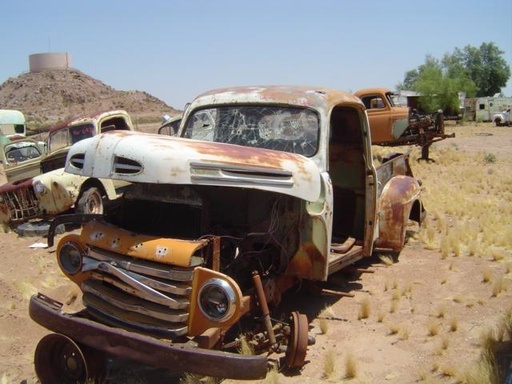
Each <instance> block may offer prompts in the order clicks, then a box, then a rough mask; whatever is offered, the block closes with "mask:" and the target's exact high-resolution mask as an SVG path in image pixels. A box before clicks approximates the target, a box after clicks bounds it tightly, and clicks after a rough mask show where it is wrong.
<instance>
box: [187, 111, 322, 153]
mask: <svg viewBox="0 0 512 384" xmlns="http://www.w3.org/2000/svg"><path fill="white" fill-rule="evenodd" d="M320 127H321V121H320V114H319V113H318V111H316V110H315V109H313V108H311V107H307V106H296V105H281V104H257V103H253V104H219V105H209V106H204V107H202V108H197V109H195V110H193V111H191V112H190V114H188V116H187V121H186V122H185V124H183V131H182V132H181V136H182V137H186V138H189V139H194V140H201V141H208V142H220V143H226V144H235V145H241V146H244V147H253V148H262V149H271V150H278V151H281V152H289V153H296V154H300V155H303V156H306V157H313V156H314V155H315V154H316V153H317V152H318V146H319V140H320Z"/></svg>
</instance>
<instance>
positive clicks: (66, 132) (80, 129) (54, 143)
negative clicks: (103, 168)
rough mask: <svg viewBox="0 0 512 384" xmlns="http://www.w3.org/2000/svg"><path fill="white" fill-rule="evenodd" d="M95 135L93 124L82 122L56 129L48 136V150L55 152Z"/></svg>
mask: <svg viewBox="0 0 512 384" xmlns="http://www.w3.org/2000/svg"><path fill="white" fill-rule="evenodd" d="M93 136H94V125H93V124H81V125H74V126H72V127H67V128H66V129H61V130H59V131H56V132H55V133H54V134H52V135H51V136H50V137H49V138H48V151H49V152H54V151H56V150H58V149H60V148H66V147H70V146H72V145H73V144H75V143H78V142H79V141H80V140H83V139H87V138H88V137H93Z"/></svg>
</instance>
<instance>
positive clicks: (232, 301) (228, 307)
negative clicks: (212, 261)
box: [197, 277, 237, 323]
mask: <svg viewBox="0 0 512 384" xmlns="http://www.w3.org/2000/svg"><path fill="white" fill-rule="evenodd" d="M219 293H220V294H222V295H223V303H225V310H224V311H223V312H222V313H221V314H215V313H214V311H215V304H214V305H210V306H208V307H207V306H206V305H205V304H206V303H208V302H209V303H210V304H211V303H212V302H211V301H209V300H211V296H212V295H213V294H219ZM206 295H209V297H205V296H206ZM236 298H237V295H236V293H235V290H234V289H233V287H232V286H231V285H230V284H229V283H228V282H227V281H226V280H224V279H221V278H218V277H213V278H210V279H208V280H206V281H205V282H204V283H203V285H202V286H201V289H200V290H199V293H198V295H197V303H198V306H199V309H200V310H201V313H202V314H203V315H204V316H205V317H206V318H207V319H209V320H211V321H214V322H217V323H219V322H225V321H228V320H229V319H231V318H232V317H233V315H234V314H235V310H236V303H237V300H236ZM217 305H218V304H217Z"/></svg>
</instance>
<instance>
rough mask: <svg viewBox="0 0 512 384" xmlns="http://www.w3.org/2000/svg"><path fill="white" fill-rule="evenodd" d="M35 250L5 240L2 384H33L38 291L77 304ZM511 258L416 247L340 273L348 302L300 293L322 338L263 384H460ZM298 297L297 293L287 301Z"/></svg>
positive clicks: (481, 139) (47, 256) (497, 305)
mask: <svg viewBox="0 0 512 384" xmlns="http://www.w3.org/2000/svg"><path fill="white" fill-rule="evenodd" d="M486 129H487V127H486ZM488 129H492V127H491V126H489V128H488ZM484 131H485V130H484ZM436 145H438V146H439V147H443V146H452V147H453V146H457V148H459V149H460V150H461V151H486V150H488V149H489V148H492V153H494V154H496V155H497V156H512V153H511V152H512V150H511V148H512V128H510V134H508V135H506V136H500V137H495V136H494V135H492V136H489V135H485V134H484V135H467V136H465V135H462V136H461V137H458V138H456V139H450V140H446V141H443V142H441V143H439V144H436ZM426 182H428V181H424V183H426ZM454 188H456V186H454ZM504 203H505V204H512V202H510V201H508V202H504ZM427 210H428V207H427ZM39 242H42V243H46V239H44V238H36V237H26V238H24V237H19V236H17V235H16V234H15V233H12V232H10V233H0V244H1V246H0V262H1V265H2V268H1V269H0V295H1V300H0V383H2V384H4V383H26V384H33V383H37V378H36V376H35V373H34V369H33V354H34V350H35V347H36V345H37V343H38V341H39V339H40V338H41V337H42V336H44V335H45V334H47V333H48V332H47V331H46V330H45V329H43V328H42V327H40V326H39V325H37V324H36V323H34V322H33V321H31V319H30V318H29V316H28V309H27V306H28V300H29V297H30V295H31V294H34V293H36V292H37V291H41V292H43V293H45V294H46V295H48V296H50V297H53V298H55V299H57V300H59V301H61V302H68V303H71V306H77V305H79V299H76V296H77V295H78V291H77V289H76V287H74V286H73V285H72V284H71V283H69V282H68V281H67V280H66V279H65V278H64V277H63V276H62V275H61V274H60V272H59V271H58V268H57V265H56V261H55V252H54V248H51V249H41V248H31V246H32V245H34V244H37V243H39ZM511 250H512V245H511V247H510V248H509V250H508V253H507V257H505V258H504V259H503V260H499V261H495V260H493V258H492V257H490V256H482V257H469V256H462V257H453V256H451V257H447V258H443V257H442V256H441V253H440V252H439V251H436V250H426V249H424V248H423V247H422V246H421V244H420V243H419V241H417V240H414V239H411V240H410V241H409V242H408V244H407V246H406V248H405V249H404V250H403V252H402V253H401V255H400V257H399V261H398V262H397V263H394V264H392V265H388V264H386V263H383V262H382V261H381V260H380V259H378V258H374V259H372V260H369V261H366V262H365V263H362V264H358V265H357V266H356V267H357V268H358V269H357V270H355V269H351V270H350V271H344V272H343V273H339V274H337V275H335V276H334V278H333V280H332V282H331V283H330V284H329V285H328V288H329V289H331V290H333V291H336V290H338V291H340V292H344V293H347V294H349V296H342V295H336V294H327V295H317V294H312V293H301V296H300V300H298V301H299V303H298V304H297V305H298V306H299V310H300V311H301V312H303V313H305V314H307V316H308V319H309V321H310V335H312V336H314V337H315V338H316V344H315V345H313V346H310V347H309V350H308V355H307V360H306V364H305V366H304V368H303V369H302V370H301V371H300V372H296V373H287V372H282V373H279V374H277V375H274V374H271V375H269V376H268V378H267V379H265V380H263V381H260V382H261V383H264V382H265V383H270V382H272V383H298V382H300V383H338V382H341V381H347V382H354V383H415V382H421V381H423V382H430V383H438V382H440V383H454V382H457V375H458V374H459V373H460V372H463V371H464V370H466V369H468V368H467V367H469V366H470V365H471V364H472V363H473V362H475V361H476V360H477V358H478V357H479V354H480V351H481V337H482V334H483V333H484V332H485V331H486V330H488V329H490V328H491V329H492V327H495V326H496V324H498V323H499V320H500V319H501V316H502V314H503V312H504V311H505V310H506V309H507V308H510V307H511V306H512V300H511V297H512V285H511V284H510V280H511V279H512V273H510V272H509V269H510V264H511V263H512V256H511V252H510V251H511ZM483 270H488V271H490V273H491V275H492V276H502V277H503V286H504V289H503V290H502V291H501V292H500V293H499V294H498V295H494V294H493V290H494V289H495V288H494V286H493V283H492V280H491V281H489V282H484V281H483V279H482V271H483ZM507 287H508V289H507ZM75 299H76V300H75ZM296 299H297V295H296V296H295V298H289V300H290V302H296V301H295V300H296ZM326 307H327V308H329V309H328V310H325V308H326ZM363 307H365V308H367V309H368V316H367V317H366V318H361V317H365V316H361V313H362V312H361V309H362V308H363ZM351 363H353V364H351ZM349 366H354V367H355V373H356V375H355V378H353V379H348V378H347V367H349ZM133 377H134V376H132V378H133ZM127 382H134V383H135V382H138V383H144V382H147V381H144V379H138V380H132V381H127ZM157 382H164V381H163V379H162V380H157ZM165 382H170V381H168V380H167V379H166V380H165ZM226 382H227V383H231V382H232V381H226Z"/></svg>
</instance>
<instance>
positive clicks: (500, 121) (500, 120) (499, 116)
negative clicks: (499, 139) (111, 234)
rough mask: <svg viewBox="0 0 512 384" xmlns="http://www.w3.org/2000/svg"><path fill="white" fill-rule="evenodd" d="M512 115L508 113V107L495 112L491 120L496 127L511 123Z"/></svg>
mask: <svg viewBox="0 0 512 384" xmlns="http://www.w3.org/2000/svg"><path fill="white" fill-rule="evenodd" d="M511 119H512V116H511V115H510V107H508V108H507V109H506V110H504V111H502V112H500V113H496V114H495V115H493V116H492V121H493V123H494V124H496V126H497V127H502V126H507V125H512V120H511Z"/></svg>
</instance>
